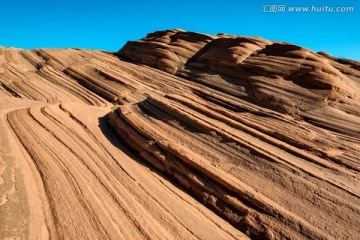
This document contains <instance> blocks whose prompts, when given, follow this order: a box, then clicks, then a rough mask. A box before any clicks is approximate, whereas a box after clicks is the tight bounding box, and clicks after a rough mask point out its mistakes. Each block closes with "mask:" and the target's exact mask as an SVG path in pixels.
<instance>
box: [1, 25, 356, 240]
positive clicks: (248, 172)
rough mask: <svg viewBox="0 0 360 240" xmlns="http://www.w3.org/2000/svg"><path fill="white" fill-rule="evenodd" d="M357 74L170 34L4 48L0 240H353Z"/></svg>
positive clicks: (330, 61)
mask: <svg viewBox="0 0 360 240" xmlns="http://www.w3.org/2000/svg"><path fill="white" fill-rule="evenodd" d="M359 90H360V68H359V63H358V62H355V61H351V60H343V59H336V58H333V57H331V56H330V55H328V54H326V53H323V52H321V53H314V52H311V51H309V50H307V49H304V48H301V47H298V46H295V45H291V44H287V43H282V42H272V41H268V40H264V39H262V38H258V37H239V36H232V35H225V34H219V35H217V36H212V35H205V34H199V33H192V32H185V31H183V30H179V29H175V30H167V31H159V32H155V33H151V34H149V35H148V36H146V37H145V38H144V39H141V40H139V41H134V42H128V43H127V44H126V45H125V46H124V47H123V48H122V49H121V50H120V51H119V52H118V53H116V54H113V53H108V52H102V51H91V50H80V49H46V50H45V49H36V50H29V51H25V50H18V49H10V48H1V49H0V106H1V107H0V113H1V115H0V116H1V119H0V125H1V127H0V134H1V138H0V139H1V141H0V143H1V144H0V147H1V148H0V149H1V151H0V177H1V178H0V213H1V216H2V217H1V218H0V238H11V237H12V238H25V239H40V238H41V239H43V238H44V239H46V238H51V239H57V238H59V239H129V238H131V239H247V238H249V237H250V238H251V239H304V238H305V239H357V238H358V236H359V235H360V231H359V229H360V207H359V206H360V175H359V171H360V157H359V152H360V151H359V150H360V128H359V126H360V100H359Z"/></svg>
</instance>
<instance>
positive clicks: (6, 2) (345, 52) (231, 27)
mask: <svg viewBox="0 0 360 240" xmlns="http://www.w3.org/2000/svg"><path fill="white" fill-rule="evenodd" d="M279 4H281V5H286V7H289V6H310V7H311V6H312V5H314V6H324V5H326V6H353V7H354V9H355V11H354V12H352V13H329V12H327V13H326V12H323V13H319V12H317V13H294V12H292V13H290V12H288V9H286V12H285V13H263V12H261V9H262V6H263V5H279ZM0 11H1V12H0V45H1V46H12V47H18V48H24V49H31V48H40V47H46V48H63V47H80V48H89V49H102V50H108V51H117V50H119V49H120V48H121V47H122V46H123V44H124V43H125V42H126V41H127V40H137V39H139V38H142V37H144V36H145V35H146V34H147V33H149V32H153V31H155V30H163V29H172V28H182V29H185V30H188V31H197V32H203V33H210V34H217V33H220V32H223V33H229V34H237V35H247V36H261V37H263V38H267V39H270V40H280V41H285V42H290V43H294V44H297V45H301V46H303V47H307V48H309V49H311V50H314V51H320V50H323V51H326V52H329V53H330V54H332V55H334V56H337V57H346V58H352V59H356V60H360V31H359V26H360V1H353V0H342V1H340V0H338V1H335V0H302V1H298V0H252V1H250V0H247V1H241V0H221V1H219V0H217V1H215V0H206V1H205V0H200V1H195V0H192V1H189V0H177V1H171V0H167V1H163V0H161V1H156V2H153V1H149V0H148V1H143V0H138V1H115V0H102V1H100V0H98V1H95V0H87V1H80V0H62V1H59V0H31V1H30V0H0Z"/></svg>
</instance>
